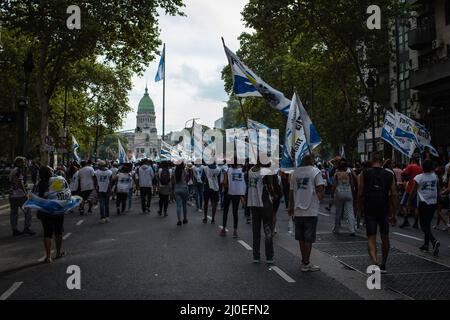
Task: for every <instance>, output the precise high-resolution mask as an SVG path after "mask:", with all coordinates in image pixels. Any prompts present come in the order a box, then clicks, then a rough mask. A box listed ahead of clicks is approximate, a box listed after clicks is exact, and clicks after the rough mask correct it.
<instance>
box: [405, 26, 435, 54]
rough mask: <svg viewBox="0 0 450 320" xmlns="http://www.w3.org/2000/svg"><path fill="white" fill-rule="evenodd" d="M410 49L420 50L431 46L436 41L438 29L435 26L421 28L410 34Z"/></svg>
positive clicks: (411, 31) (410, 31) (413, 30)
mask: <svg viewBox="0 0 450 320" xmlns="http://www.w3.org/2000/svg"><path fill="white" fill-rule="evenodd" d="M408 33H409V34H408V39H409V40H408V41H409V48H410V49H412V50H420V49H423V48H425V47H426V46H429V45H431V43H432V42H433V40H435V39H436V29H435V27H434V25H424V26H419V27H417V28H415V29H412V30H409V32H408Z"/></svg>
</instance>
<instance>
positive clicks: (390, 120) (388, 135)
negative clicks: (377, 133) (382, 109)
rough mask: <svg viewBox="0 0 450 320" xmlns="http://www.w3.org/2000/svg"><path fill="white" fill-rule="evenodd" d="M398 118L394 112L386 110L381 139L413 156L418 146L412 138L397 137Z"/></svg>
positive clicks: (408, 155)
mask: <svg viewBox="0 0 450 320" xmlns="http://www.w3.org/2000/svg"><path fill="white" fill-rule="evenodd" d="M396 129H397V120H396V117H395V115H394V114H393V113H391V112H389V111H388V112H386V116H385V118H384V125H383V130H382V131H381V139H383V140H384V141H386V142H387V143H389V144H390V145H391V146H392V147H393V148H395V149H396V150H398V151H399V152H401V153H402V154H404V155H405V156H407V157H408V158H411V157H412V155H413V153H414V150H415V148H416V146H415V144H414V143H413V141H412V140H409V139H406V138H401V137H396V136H395V131H396Z"/></svg>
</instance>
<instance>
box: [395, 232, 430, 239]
mask: <svg viewBox="0 0 450 320" xmlns="http://www.w3.org/2000/svg"><path fill="white" fill-rule="evenodd" d="M392 233H393V234H396V235H398V236H402V237H405V238H410V239H414V240H417V241H423V239H420V238H417V237H413V236H408V235H407V234H403V233H399V232H392Z"/></svg>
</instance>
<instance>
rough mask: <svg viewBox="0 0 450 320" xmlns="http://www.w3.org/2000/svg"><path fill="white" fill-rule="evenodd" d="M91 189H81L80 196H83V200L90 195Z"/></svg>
mask: <svg viewBox="0 0 450 320" xmlns="http://www.w3.org/2000/svg"><path fill="white" fill-rule="evenodd" d="M92 191H93V190H86V191H81V197H82V198H83V200H84V201H86V200H87V199H89V196H90V195H91V193H92Z"/></svg>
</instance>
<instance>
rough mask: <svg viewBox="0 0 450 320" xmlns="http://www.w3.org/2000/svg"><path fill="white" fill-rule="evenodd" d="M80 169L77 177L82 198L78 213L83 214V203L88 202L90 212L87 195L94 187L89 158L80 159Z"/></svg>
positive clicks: (89, 206)
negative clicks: (86, 159)
mask: <svg viewBox="0 0 450 320" xmlns="http://www.w3.org/2000/svg"><path fill="white" fill-rule="evenodd" d="M81 167H82V168H81V169H80V170H79V172H78V179H79V183H80V190H81V197H82V198H83V202H82V203H81V205H80V215H84V204H85V202H87V203H88V213H90V214H91V213H92V203H91V201H89V200H88V199H89V196H90V195H91V193H92V191H93V190H94V189H95V184H94V176H95V171H94V168H92V162H91V160H88V161H87V162H86V161H81Z"/></svg>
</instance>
